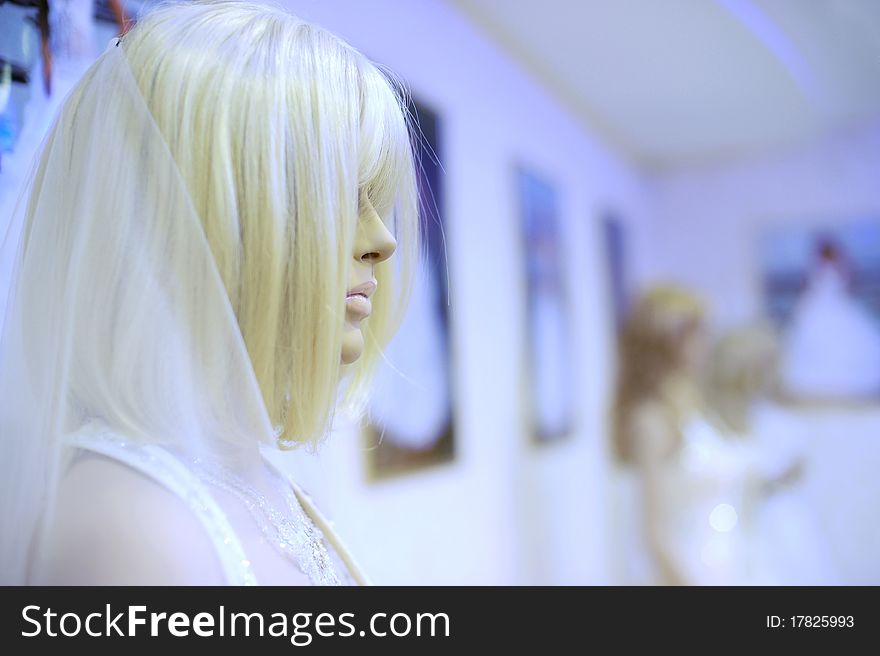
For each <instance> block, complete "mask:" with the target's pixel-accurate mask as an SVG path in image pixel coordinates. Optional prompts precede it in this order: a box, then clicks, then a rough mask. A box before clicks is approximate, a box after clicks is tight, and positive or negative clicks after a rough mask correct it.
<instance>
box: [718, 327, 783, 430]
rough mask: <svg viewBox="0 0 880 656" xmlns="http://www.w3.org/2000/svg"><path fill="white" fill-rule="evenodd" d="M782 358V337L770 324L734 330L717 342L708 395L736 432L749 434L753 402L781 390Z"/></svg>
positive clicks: (723, 418)
mask: <svg viewBox="0 0 880 656" xmlns="http://www.w3.org/2000/svg"><path fill="white" fill-rule="evenodd" d="M779 357H780V356H779V336H778V335H777V332H776V330H775V329H774V328H773V326H771V325H769V324H763V323H762V324H758V325H754V326H748V327H745V328H740V329H738V330H733V331H730V332H728V333H727V334H725V335H723V336H722V337H721V338H720V339H718V340H717V341H716V342H715V345H714V347H713V349H712V356H711V359H710V361H709V368H708V375H707V380H706V382H707V386H706V389H707V395H706V396H707V400H708V402H709V404H710V405H711V406H712V408H713V410H714V411H715V413H716V415H717V416H718V417H719V418H720V419H721V420H722V421H723V422H724V423H725V425H726V426H727V427H728V428H730V429H732V431H733V432H734V433H736V434H738V435H741V436H742V435H745V434H747V432H748V429H749V410H750V408H751V407H752V405H753V403H754V402H755V401H757V400H759V399H761V398H763V397H767V396H769V395H772V394H773V393H774V392H776V391H777V388H778V383H779V380H778V378H779V374H778V370H779Z"/></svg>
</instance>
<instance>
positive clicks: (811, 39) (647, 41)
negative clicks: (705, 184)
mask: <svg viewBox="0 0 880 656" xmlns="http://www.w3.org/2000/svg"><path fill="white" fill-rule="evenodd" d="M449 2H450V3H451V4H453V5H455V6H457V7H459V8H460V9H461V10H462V11H463V12H464V13H465V14H466V15H467V16H468V17H469V18H470V19H471V20H472V21H473V22H474V23H476V24H477V25H478V26H479V27H480V28H481V29H482V30H483V31H484V32H486V33H488V34H489V36H490V37H491V38H493V39H494V40H495V41H496V42H498V43H499V44H500V45H501V46H502V47H503V48H505V49H506V50H508V51H509V52H510V53H511V54H512V55H513V56H514V58H515V59H517V60H518V61H519V63H520V64H521V65H522V66H523V67H524V68H525V69H526V70H528V71H530V72H531V73H532V74H533V75H535V76H536V77H537V78H538V79H539V80H540V81H541V82H542V83H543V84H544V85H545V86H547V87H548V88H549V89H551V90H552V91H553V92H554V93H555V94H556V95H557V96H558V97H559V98H560V99H561V100H562V101H563V102H564V103H565V104H567V105H568V106H569V107H570V108H571V109H572V110H573V111H574V112H575V113H576V114H577V115H578V116H580V117H581V118H582V119H583V120H584V121H585V122H586V123H587V124H588V125H589V126H590V127H591V129H593V130H594V131H596V132H598V133H599V134H600V135H602V136H603V137H604V138H605V139H606V140H607V141H608V142H610V144H611V145H612V146H614V147H616V148H617V149H619V150H621V151H622V152H623V153H624V154H625V155H627V156H628V157H629V158H630V159H631V160H632V161H633V162H634V163H636V164H639V165H642V166H645V167H651V168H655V169H656V168H659V169H668V168H677V167H682V166H690V165H705V164H709V163H718V162H725V161H731V160H734V159H739V158H742V157H746V156H751V155H756V154H763V153H766V152H768V151H775V150H778V149H780V148H786V147H789V146H792V145H795V144H801V143H805V142H809V141H810V140H813V139H817V138H820V137H823V136H825V135H827V134H829V133H833V132H836V131H839V130H844V129H847V128H850V127H852V126H855V125H858V124H860V123H863V122H866V121H869V120H873V119H875V118H877V117H880V1H878V0H810V1H806V0H662V1H658V0H449Z"/></svg>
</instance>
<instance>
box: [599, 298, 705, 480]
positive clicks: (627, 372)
mask: <svg viewBox="0 0 880 656" xmlns="http://www.w3.org/2000/svg"><path fill="white" fill-rule="evenodd" d="M704 314H705V310H704V307H703V304H702V302H701V301H700V300H699V299H698V298H697V297H696V296H694V295H692V294H690V293H688V292H686V291H684V290H682V289H679V288H677V287H674V286H656V287H652V288H650V289H648V290H646V291H645V292H644V293H643V294H642V296H641V297H640V298H639V299H638V300H637V301H636V303H635V305H634V307H633V309H632V311H631V313H630V315H629V316H628V318H627V320H626V322H625V323H624V326H623V328H622V330H621V333H620V335H619V336H618V361H617V384H616V390H615V397H614V404H613V408H612V421H613V442H614V453H615V455H616V457H617V458H618V460H620V461H621V462H623V463H628V462H631V461H632V459H633V457H634V453H633V445H632V442H633V440H632V436H631V435H630V423H631V418H632V413H633V411H634V410H635V409H636V408H637V407H638V406H639V404H641V403H644V402H645V401H651V400H662V398H661V395H662V388H663V385H664V383H665V382H666V381H667V380H668V379H669V378H670V377H671V376H673V375H675V374H677V373H680V372H681V371H682V369H683V368H684V366H685V363H684V358H685V354H684V349H685V347H686V345H687V343H688V341H689V340H690V339H692V338H693V336H694V335H695V334H696V333H697V331H699V330H700V329H701V328H702V324H703V319H704Z"/></svg>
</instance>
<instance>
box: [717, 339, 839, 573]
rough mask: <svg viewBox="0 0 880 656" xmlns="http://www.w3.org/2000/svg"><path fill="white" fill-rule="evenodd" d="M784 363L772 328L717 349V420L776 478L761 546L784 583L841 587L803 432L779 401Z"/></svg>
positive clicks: (760, 515) (760, 528) (761, 521)
mask: <svg viewBox="0 0 880 656" xmlns="http://www.w3.org/2000/svg"><path fill="white" fill-rule="evenodd" d="M779 359H780V347H779V340H778V336H777V334H776V331H775V330H774V329H773V328H771V327H770V326H768V325H761V324H758V325H754V326H747V327H744V328H739V329H737V330H733V331H731V332H729V333H727V334H726V335H724V336H723V337H722V338H721V339H719V340H718V341H717V343H716V344H715V346H714V348H713V353H712V358H711V365H710V367H709V371H710V375H709V380H708V386H707V387H708V390H709V392H710V394H709V398H710V401H711V404H712V406H713V408H714V409H715V411H716V412H717V416H718V417H719V419H721V420H722V421H723V422H724V424H725V426H726V427H727V428H728V429H729V432H730V434H731V436H732V439H739V440H742V441H743V442H744V444H745V445H747V446H748V447H749V448H752V449H753V450H755V451H756V452H757V453H758V454H760V467H761V470H762V471H763V472H764V473H765V475H766V476H767V477H768V478H771V479H775V481H776V485H774V486H772V488H771V490H768V491H770V492H772V493H771V494H768V495H767V497H766V498H764V499H762V501H761V503H760V505H759V507H758V508H757V513H756V518H755V528H756V529H757V530H756V532H757V534H758V538H759V544H758V546H757V548H758V549H759V550H760V551H761V552H762V557H763V558H764V560H765V561H766V562H768V563H770V564H771V567H772V570H773V572H774V576H775V579H776V581H777V582H778V583H781V584H784V585H833V584H836V583H839V582H840V578H839V575H838V574H837V571H836V570H837V566H836V565H835V563H834V558H833V557H832V553H831V548H830V545H829V542H828V536H827V535H826V534H825V531H824V530H823V529H822V527H821V526H820V523H819V520H818V517H817V516H816V515H815V514H814V511H813V509H812V508H811V504H810V501H809V499H808V498H807V497H806V495H805V489H804V485H803V482H804V477H805V476H808V475H809V474H810V471H811V468H810V467H809V466H808V463H807V457H806V455H807V454H806V448H805V444H804V434H803V426H802V424H801V423H799V422H798V420H797V419H796V418H795V416H793V415H792V413H791V410H790V409H786V408H785V407H784V406H783V405H781V404H780V403H779V402H778V401H777V399H778V392H779V367H778V362H779Z"/></svg>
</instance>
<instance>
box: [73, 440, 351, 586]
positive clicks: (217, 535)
mask: <svg viewBox="0 0 880 656" xmlns="http://www.w3.org/2000/svg"><path fill="white" fill-rule="evenodd" d="M67 444H68V445H70V446H71V447H74V448H76V449H80V450H82V451H88V452H93V453H97V454H100V455H102V456H105V457H108V458H111V459H113V460H117V461H120V462H122V463H124V464H126V465H128V466H130V467H132V468H133V469H135V470H137V471H139V472H141V473H143V474H145V475H147V476H148V477H150V478H151V479H153V480H155V481H156V482H157V483H159V484H161V485H162V486H163V487H165V488H167V489H168V490H170V491H171V492H172V493H174V494H175V495H176V496H177V497H179V498H180V499H181V500H182V501H184V502H185V503H186V504H187V506H188V507H189V508H190V510H192V511H193V513H194V515H195V516H196V518H197V519H198V520H199V522H200V523H201V524H202V526H203V527H204V528H205V530H206V531H207V533H208V536H209V537H210V539H211V542H212V543H213V545H214V548H215V551H216V553H217V555H218V557H219V559H220V564H221V566H222V568H223V572H224V576H225V578H226V583H227V584H228V585H244V586H249V585H258V584H259V583H258V581H257V578H256V576H255V574H254V572H253V568H252V565H251V561H250V560H249V559H248V557H247V555H246V553H245V551H244V548H243V547H242V544H241V541H240V540H239V538H238V536H237V535H236V534H235V531H234V529H233V527H232V525H231V523H230V522H229V520H228V518H227V516H226V514H225V513H224V511H223V510H222V508H221V507H220V505H219V504H218V503H217V501H216V500H215V499H214V497H213V496H212V495H211V493H210V486H214V487H217V488H219V489H223V490H226V491H227V492H229V493H231V494H232V495H233V496H234V497H236V498H237V499H238V500H239V501H241V503H242V504H243V505H244V506H245V507H246V508H247V509H248V511H249V512H250V514H251V515H252V516H253V518H254V520H255V521H256V523H257V525H258V526H259V527H260V529H261V531H262V532H263V536H264V538H265V539H266V541H267V542H269V543H270V544H271V545H272V546H273V547H274V548H275V549H276V550H277V551H278V552H279V553H281V554H282V555H283V556H284V557H285V558H287V559H288V560H290V561H292V562H294V563H295V564H296V565H297V567H298V568H299V569H300V571H302V572H303V573H304V574H305V575H306V576H307V577H308V578H309V581H310V582H311V583H312V585H358V584H360V583H367V581H366V580H365V577H364V576H363V574H362V573H361V572H360V571H359V570H358V568H357V566H356V565H354V564H353V561H352V560H351V557H350V555H349V554H348V553H347V550H346V549H345V547H344V546H343V545H342V544H341V542H340V541H339V539H338V536H336V535H335V534H333V533H332V529H331V528H330V522H329V521H328V520H326V519H325V518H323V517H322V516H320V514H319V513H318V512H317V509H316V508H314V506H313V505H312V502H311V500H310V498H309V497H308V495H306V494H305V493H304V492H302V491H301V490H299V489H298V488H297V487H296V485H295V483H293V481H291V480H290V479H289V478H288V477H286V476H285V475H284V474H283V473H282V472H280V471H279V470H277V469H276V468H275V466H274V465H273V464H271V463H268V464H269V466H270V468H271V469H272V471H273V474H274V477H275V483H276V484H277V486H278V487H279V490H280V492H281V494H282V496H283V498H284V499H285V501H286V507H285V508H284V509H282V510H279V509H277V508H275V507H274V506H273V505H272V504H270V503H269V501H268V500H267V499H266V497H265V496H263V495H262V494H260V493H259V492H258V491H256V490H255V489H254V488H253V487H251V486H249V485H248V484H247V483H245V482H244V481H243V480H241V479H240V478H238V477H237V476H236V475H235V474H233V473H232V472H230V471H229V470H227V469H225V468H223V467H221V466H220V465H219V464H217V463H214V462H209V461H206V460H202V459H193V460H190V461H185V460H183V459H181V458H178V457H177V456H176V455H174V454H173V453H172V452H171V451H169V450H167V449H165V448H163V447H161V446H158V445H155V444H139V443H138V442H136V441H131V440H126V439H125V438H124V437H123V436H121V435H118V434H116V433H114V432H110V431H107V430H103V429H101V428H100V427H95V426H90V427H87V428H86V429H83V430H80V431H77V432H76V433H72V434H70V435H69V436H68V438H67ZM304 505H305V506H306V507H307V508H304ZM310 515H311V517H310ZM313 517H314V519H315V521H313ZM316 522H317V524H318V525H316ZM334 546H335V548H334Z"/></svg>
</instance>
